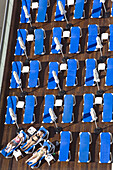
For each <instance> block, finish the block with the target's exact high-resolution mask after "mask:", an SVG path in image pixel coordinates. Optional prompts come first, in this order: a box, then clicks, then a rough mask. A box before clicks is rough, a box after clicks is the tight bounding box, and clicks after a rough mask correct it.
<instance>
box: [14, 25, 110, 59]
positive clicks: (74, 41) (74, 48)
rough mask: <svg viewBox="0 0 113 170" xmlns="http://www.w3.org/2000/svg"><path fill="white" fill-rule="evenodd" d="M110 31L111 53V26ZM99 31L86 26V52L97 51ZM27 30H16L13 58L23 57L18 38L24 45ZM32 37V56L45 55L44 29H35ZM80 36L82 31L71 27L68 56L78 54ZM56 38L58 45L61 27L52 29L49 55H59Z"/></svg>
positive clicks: (93, 27) (96, 27)
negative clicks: (33, 42) (33, 44)
mask: <svg viewBox="0 0 113 170" xmlns="http://www.w3.org/2000/svg"><path fill="white" fill-rule="evenodd" d="M109 29H110V38H109V51H113V43H112V39H113V33H112V32H113V25H110V26H109ZM99 33H100V30H99V26H98V25H96V24H94V25H89V26H88V43H87V51H88V52H91V51H97V50H98V48H97V40H96V38H97V36H98V35H99ZM27 34H28V33H27V30H26V29H18V31H17V43H16V47H15V56H18V55H24V54H25V53H24V50H23V49H22V47H21V45H20V43H19V37H21V38H22V40H23V43H24V45H25V44H26V37H27ZM33 36H35V47H34V55H44V54H45V53H46V50H45V46H44V39H45V38H46V34H45V31H44V29H35V31H34V34H33ZM81 36H82V31H81V28H80V27H71V37H70V45H69V54H73V53H80V52H81V47H80V38H81ZM55 37H57V38H58V40H59V42H60V44H61V38H62V28H61V27H54V28H53V38H52V45H51V52H50V54H58V53H61V51H60V50H57V48H56V44H55V41H54V38H55Z"/></svg>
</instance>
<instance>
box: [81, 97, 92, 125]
mask: <svg viewBox="0 0 113 170" xmlns="http://www.w3.org/2000/svg"><path fill="white" fill-rule="evenodd" d="M93 98H94V96H93V94H85V95H84V111H83V121H84V122H91V120H92V117H91V114H90V109H91V108H93Z"/></svg>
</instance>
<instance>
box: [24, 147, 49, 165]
mask: <svg viewBox="0 0 113 170" xmlns="http://www.w3.org/2000/svg"><path fill="white" fill-rule="evenodd" d="M47 150H48V147H47V146H42V147H41V148H39V149H38V150H36V151H35V152H34V153H33V156H31V157H30V158H29V159H28V160H27V161H26V163H27V162H32V163H31V164H30V166H31V165H33V164H35V163H36V162H38V160H39V159H40V158H41V157H42V156H44V155H45V156H46V154H47Z"/></svg>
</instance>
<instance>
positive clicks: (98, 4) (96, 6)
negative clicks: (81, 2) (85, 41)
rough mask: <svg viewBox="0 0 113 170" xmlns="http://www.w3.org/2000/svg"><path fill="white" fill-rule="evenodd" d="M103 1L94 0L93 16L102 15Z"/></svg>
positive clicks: (98, 16)
mask: <svg viewBox="0 0 113 170" xmlns="http://www.w3.org/2000/svg"><path fill="white" fill-rule="evenodd" d="M101 8H102V2H100V0H93V9H92V14H91V18H100V16H101Z"/></svg>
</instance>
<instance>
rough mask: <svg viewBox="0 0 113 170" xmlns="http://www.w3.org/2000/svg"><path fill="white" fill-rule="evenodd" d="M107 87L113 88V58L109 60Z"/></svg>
mask: <svg viewBox="0 0 113 170" xmlns="http://www.w3.org/2000/svg"><path fill="white" fill-rule="evenodd" d="M106 85H107V86H113V58H108V59H107V72H106Z"/></svg>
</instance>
